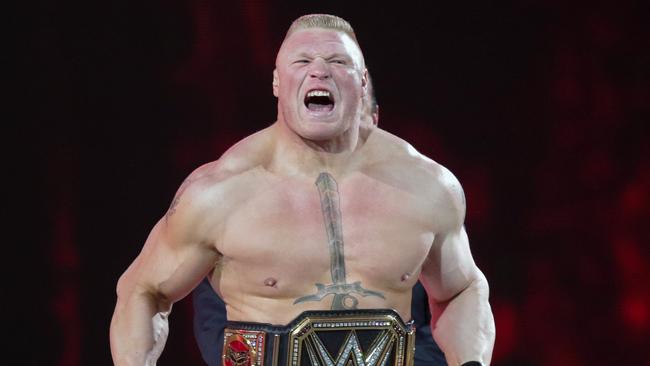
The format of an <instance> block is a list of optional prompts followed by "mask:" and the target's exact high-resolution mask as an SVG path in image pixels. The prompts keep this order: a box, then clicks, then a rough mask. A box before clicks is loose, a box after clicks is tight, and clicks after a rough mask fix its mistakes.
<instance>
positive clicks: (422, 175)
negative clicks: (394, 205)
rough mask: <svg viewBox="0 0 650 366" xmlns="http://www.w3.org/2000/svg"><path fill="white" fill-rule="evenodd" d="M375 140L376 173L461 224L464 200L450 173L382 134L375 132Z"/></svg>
mask: <svg viewBox="0 0 650 366" xmlns="http://www.w3.org/2000/svg"><path fill="white" fill-rule="evenodd" d="M375 139H376V140H375V142H374V144H375V145H376V146H377V147H379V152H378V156H379V161H378V163H377V164H374V165H375V167H374V169H375V170H377V171H379V172H383V173H384V175H385V176H389V177H395V178H394V179H397V180H399V183H401V185H402V186H403V187H408V190H409V191H411V192H415V193H416V194H417V195H419V196H421V197H422V198H423V199H424V200H425V201H428V202H431V205H432V207H435V209H436V211H441V212H445V213H448V214H450V217H449V218H450V219H453V221H457V220H460V221H461V222H462V220H463V219H464V214H465V196H464V193H463V189H462V186H461V184H460V182H459V180H458V178H456V176H455V175H454V174H453V173H452V172H451V171H450V170H449V169H447V168H446V167H445V166H443V165H442V164H440V163H439V162H437V161H435V160H433V159H432V158H430V157H428V156H426V155H424V154H422V153H420V152H419V151H418V150H417V149H416V148H415V147H414V146H413V145H411V144H410V143H408V142H407V141H405V140H404V139H402V138H400V137H398V136H395V135H393V134H391V133H389V132H387V131H385V130H381V129H377V131H376V136H375ZM375 149H377V148H375ZM396 173H397V174H396Z"/></svg>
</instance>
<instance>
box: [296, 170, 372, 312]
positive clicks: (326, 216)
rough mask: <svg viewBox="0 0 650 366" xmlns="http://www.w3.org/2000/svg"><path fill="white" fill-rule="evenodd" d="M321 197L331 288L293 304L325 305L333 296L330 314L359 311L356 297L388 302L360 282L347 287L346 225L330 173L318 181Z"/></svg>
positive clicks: (318, 286) (323, 287)
mask: <svg viewBox="0 0 650 366" xmlns="http://www.w3.org/2000/svg"><path fill="white" fill-rule="evenodd" d="M316 187H317V188H318V193H319V194H320V206H321V211H322V213H323V220H324V223H325V231H326V233H327V241H328V245H329V252H330V273H331V275H332V283H331V284H327V285H326V284H322V283H316V291H317V292H316V293H315V294H313V295H307V296H303V297H300V298H298V299H296V300H295V301H294V302H293V303H294V304H299V303H302V302H306V301H322V300H323V299H324V298H325V297H327V296H329V295H334V299H333V300H332V307H331V310H349V309H356V308H357V305H358V304H359V300H358V299H357V298H356V297H355V296H364V297H365V296H377V297H381V298H382V299H383V298H385V297H384V295H383V294H382V293H381V292H378V291H372V290H366V289H365V288H363V287H362V286H361V281H357V282H354V283H347V281H346V278H345V256H344V254H343V249H344V245H343V225H342V220H341V207H340V195H339V189H338V185H337V184H336V181H335V180H334V177H332V176H331V175H330V174H329V173H324V172H323V173H320V175H318V179H316Z"/></svg>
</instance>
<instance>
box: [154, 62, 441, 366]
mask: <svg viewBox="0 0 650 366" xmlns="http://www.w3.org/2000/svg"><path fill="white" fill-rule="evenodd" d="M366 85H367V86H366V95H365V97H364V98H363V110H364V113H363V115H362V120H361V124H364V123H366V124H367V125H368V127H371V126H373V125H377V123H378V121H379V106H378V105H377V100H376V98H375V95H374V90H373V89H374V88H373V84H372V81H371V78H370V74H367V84H366ZM192 303H193V306H194V336H195V337H196V342H197V344H198V346H199V349H200V351H201V356H202V357H203V360H204V361H205V362H206V363H207V364H208V365H210V366H218V365H221V364H222V359H221V351H222V349H223V338H224V329H225V327H226V322H227V319H226V304H225V303H224V302H223V300H222V299H221V298H220V297H219V296H218V295H217V294H216V293H215V292H214V290H213V289H212V285H211V284H210V281H209V278H208V277H206V278H205V279H204V280H203V281H201V283H200V284H199V285H198V286H197V287H196V288H195V289H194V291H193V292H192ZM428 304H429V303H428V298H427V294H426V292H425V291H424V288H423V287H422V284H420V282H419V281H418V282H417V283H416V284H415V286H413V295H412V300H411V317H412V319H413V322H414V324H413V325H414V326H415V333H416V337H415V343H416V347H415V357H414V361H415V366H430V365H436V366H446V365H447V363H446V362H445V356H444V354H443V353H442V351H441V350H440V348H439V347H438V345H437V344H436V343H435V342H434V341H433V338H432V336H431V327H430V325H429V324H430V322H431V313H430V312H429V305H428ZM161 320H162V319H161Z"/></svg>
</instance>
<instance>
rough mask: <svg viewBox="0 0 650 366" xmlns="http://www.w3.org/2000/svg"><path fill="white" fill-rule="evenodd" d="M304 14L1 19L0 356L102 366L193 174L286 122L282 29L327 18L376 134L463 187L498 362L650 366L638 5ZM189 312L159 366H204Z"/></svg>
mask: <svg viewBox="0 0 650 366" xmlns="http://www.w3.org/2000/svg"><path fill="white" fill-rule="evenodd" d="M305 3H306V2H280V1H270V2H262V1H246V2H234V1H233V2H217V1H207V0H186V1H180V0H179V1H174V0H163V1H125V0H117V1H96V2H89V1H81V0H61V1H52V0H44V1H40V2H38V1H35V2H29V3H23V4H22V5H21V6H20V7H19V8H18V9H17V10H18V12H17V13H16V15H15V16H10V17H9V18H10V19H8V23H7V24H8V25H9V26H10V27H11V29H12V35H17V36H18V37H17V42H16V43H15V45H16V46H17V48H16V51H15V52H10V53H11V56H12V57H10V58H9V59H10V60H13V61H15V64H12V65H11V67H8V68H7V69H6V71H7V74H8V75H7V80H8V84H5V85H6V88H5V90H6V91H7V92H9V94H10V95H9V96H8V98H7V99H6V101H7V102H8V109H7V121H8V122H9V123H7V124H6V125H8V126H10V127H11V128H10V129H9V130H8V132H7V133H4V134H3V135H4V139H3V140H4V143H3V144H2V148H3V150H4V151H3V156H4V158H5V159H4V160H6V162H5V163H4V164H3V165H4V170H5V172H6V174H4V179H3V181H4V182H5V184H8V187H7V188H6V189H5V192H6V193H5V194H6V195H7V197H8V200H5V201H6V202H7V203H6V204H5V205H3V206H4V207H3V212H4V213H3V216H4V219H5V220H3V221H4V222H5V223H8V225H7V230H5V233H6V234H5V235H4V237H5V240H6V242H5V243H4V246H5V248H6V249H5V254H6V255H7V256H6V257H5V258H4V262H5V266H4V269H5V271H6V274H5V275H4V276H3V277H4V279H5V283H6V284H7V285H8V287H5V288H6V289H5V291H4V294H3V297H2V308H3V314H4V319H5V324H6V326H5V328H4V330H5V339H7V338H8V339H9V345H10V347H8V348H9V349H8V350H7V352H8V353H7V357H8V358H9V359H11V358H14V357H16V359H17V360H21V361H19V362H17V363H15V364H25V365H71V366H73V365H109V364H111V361H110V351H109V345H108V326H109V322H110V318H111V314H112V310H113V306H114V303H115V285H116V281H117V279H118V277H119V275H120V274H121V272H123V271H124V270H125V269H126V267H127V266H128V264H129V263H130V262H131V261H132V260H133V258H134V257H135V256H136V255H137V253H138V252H139V250H140V248H141V246H142V244H143V242H144V240H145V238H146V236H147V234H148V231H149V229H150V228H151V227H152V226H153V224H154V223H155V222H156V220H157V219H158V218H159V217H160V216H161V215H163V214H164V212H165V211H166V208H167V206H168V205H169V203H170V201H171V198H172V196H173V194H174V192H175V190H176V188H177V186H178V185H179V184H180V182H181V181H182V180H183V178H184V177H185V176H186V175H187V174H189V173H190V172H191V171H192V170H193V169H194V168H195V167H197V166H199V165H201V164H203V163H205V162H208V161H211V160H214V159H217V158H218V157H219V156H220V154H221V153H223V152H224V151H225V149H227V148H228V147H229V146H230V145H232V144H233V143H234V142H236V141H238V140H239V139H241V138H243V137H244V136H246V135H248V134H250V133H252V132H254V131H257V130H259V129H261V128H264V127H265V126H267V125H268V124H269V123H271V122H272V121H273V120H274V119H275V99H274V98H273V96H272V94H271V72H272V70H273V62H274V57H275V52H276V50H277V48H278V46H279V44H280V42H281V39H282V37H283V35H284V32H285V30H286V28H287V27H288V25H289V23H290V22H291V20H293V19H294V18H295V17H297V16H299V15H302V14H304V13H309V12H328V13H333V14H337V15H340V16H343V17H344V18H346V19H348V20H349V21H351V23H352V24H353V26H354V27H355V29H356V31H357V35H358V38H359V41H360V43H361V46H362V49H363V51H364V53H365V56H366V61H367V65H368V67H369V69H370V70H371V72H372V75H373V78H374V83H375V87H376V90H377V97H378V100H379V104H380V108H381V116H380V125H381V126H382V127H383V128H384V129H386V130H388V131H390V132H392V133H395V134H397V135H398V136H401V137H403V138H405V139H406V140H408V141H410V142H411V143H412V144H413V145H414V146H415V147H416V148H417V149H419V150H420V151H422V152H423V153H425V154H426V155H428V156H430V157H432V158H433V159H434V160H437V161H438V162H440V163H442V164H443V165H445V166H447V167H448V168H449V169H451V170H452V172H454V173H455V174H456V175H457V176H458V178H459V179H460V181H461V183H462V184H463V185H464V188H465V191H466V195H467V202H468V212H467V229H468V232H469V235H470V241H471V244H472V249H473V253H474V256H475V259H476V261H477V263H478V264H479V266H480V267H481V268H482V269H483V271H484V272H485V274H486V275H487V277H488V279H489V281H490V284H491V303H492V307H493V311H494V314H495V317H496V323H497V343H496V348H495V351H494V357H493V364H494V365H502V366H507V365H531V366H532V365H539V366H563V365H624V364H625V365H632V364H634V365H650V361H649V359H650V357H649V356H650V341H649V339H650V267H649V260H650V253H649V249H648V243H650V240H648V239H649V235H648V227H647V226H648V222H649V218H650V212H649V210H650V209H649V207H650V164H649V157H650V154H649V150H650V149H649V147H648V146H649V145H648V127H647V124H648V122H650V120H649V118H648V116H649V113H648V112H649V110H650V71H649V70H650V51H649V50H650V42H649V39H650V32H649V29H648V26H647V22H648V19H650V18H648V16H647V14H648V12H647V9H644V8H642V6H641V2H638V3H635V2H633V1H616V2H614V1H610V2H609V3H608V2H592V1H569V2H566V1H535V0H526V1H505V2H499V3H494V4H491V3H489V2H476V3H475V4H469V3H467V2H438V1H433V2H421V3H409V2H398V3H396V4H393V5H390V6H381V5H378V4H377V3H375V2H367V3H362V2H349V3H347V4H343V3H332V2H323V3H320V4H313V5H309V6H308V5H306V4H305ZM10 45H11V46H13V43H12V44H10ZM3 58H7V57H6V56H3ZM7 85H8V87H7ZM11 112H14V113H15V114H14V113H11ZM11 115H14V116H17V117H9V116H11ZM190 305H191V304H190V300H189V299H186V300H183V301H181V302H180V303H178V304H176V305H175V310H174V314H173V316H172V332H171V336H170V340H169V342H168V345H167V349H166V350H165V352H164V353H163V356H162V359H161V361H160V362H159V365H188V364H190V365H194V364H196V365H199V364H200V357H199V356H198V349H197V347H196V345H195V343H194V338H193V335H192V333H191V306H190ZM6 342H7V341H5V343H6ZM3 363H4V362H3Z"/></svg>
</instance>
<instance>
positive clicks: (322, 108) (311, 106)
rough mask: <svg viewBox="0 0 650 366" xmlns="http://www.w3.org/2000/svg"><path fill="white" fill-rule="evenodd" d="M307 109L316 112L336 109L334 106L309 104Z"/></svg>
mask: <svg viewBox="0 0 650 366" xmlns="http://www.w3.org/2000/svg"><path fill="white" fill-rule="evenodd" d="M307 108H308V109H309V110H310V111H314V112H328V111H331V110H332V108H334V105H333V104H318V103H307Z"/></svg>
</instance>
